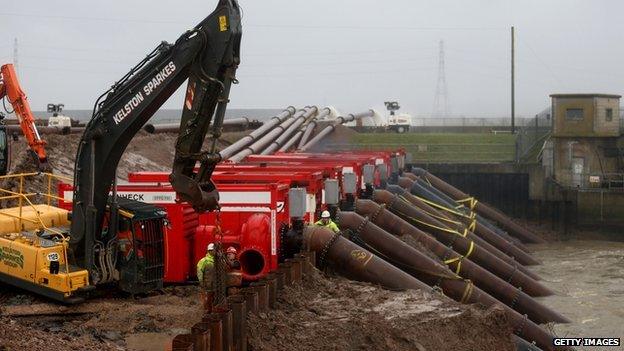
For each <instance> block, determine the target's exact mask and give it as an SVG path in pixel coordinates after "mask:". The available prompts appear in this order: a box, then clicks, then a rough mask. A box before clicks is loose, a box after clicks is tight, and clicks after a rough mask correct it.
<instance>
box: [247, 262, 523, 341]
mask: <svg viewBox="0 0 624 351" xmlns="http://www.w3.org/2000/svg"><path fill="white" fill-rule="evenodd" d="M248 324H249V335H248V337H249V341H250V346H251V349H252V350H257V351H271V350H284V351H286V350H301V351H304V350H305V351H308V350H309V351H313V350H314V351H316V350H398V351H403V350H404V351H408V350H410V351H411V350H419V351H424V350H428V351H437V350H482V351H485V350H500V351H506V350H515V346H514V344H513V342H512V339H511V336H510V335H511V334H512V330H511V327H510V326H509V324H508V322H507V320H506V317H505V315H504V313H503V312H502V310H488V311H486V310H483V309H480V308H477V307H468V306H466V305H460V304H458V303H455V302H453V301H450V300H449V299H446V298H444V297H439V296H438V297H437V296H432V295H430V294H429V293H425V292H422V291H416V290H408V291H388V290H384V289H380V288H378V287H376V286H373V285H370V284H366V283H357V282H352V281H348V280H346V279H343V278H337V277H331V278H328V277H324V276H321V275H320V274H319V273H317V272H314V274H312V275H311V276H309V277H306V279H305V280H304V282H303V283H302V284H301V285H298V286H294V287H292V288H288V289H287V290H285V291H284V292H283V294H282V296H281V297H280V299H279V300H278V304H277V309H276V310H273V311H270V312H269V313H261V314H259V315H251V316H250V317H249V320H248Z"/></svg>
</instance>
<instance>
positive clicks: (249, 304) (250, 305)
mask: <svg viewBox="0 0 624 351" xmlns="http://www.w3.org/2000/svg"><path fill="white" fill-rule="evenodd" d="M242 292H243V296H245V302H246V308H247V312H250V313H255V314H257V313H258V293H257V292H256V290H255V289H253V288H251V287H249V288H244V289H242Z"/></svg>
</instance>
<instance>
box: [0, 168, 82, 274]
mask: <svg viewBox="0 0 624 351" xmlns="http://www.w3.org/2000/svg"><path fill="white" fill-rule="evenodd" d="M37 178H44V179H45V180H44V185H45V187H46V189H47V191H46V192H24V190H25V183H26V182H28V181H31V180H32V181H34V180H37ZM6 181H14V182H16V183H17V184H18V187H17V190H9V189H5V188H2V187H0V194H2V195H0V201H3V200H15V199H17V208H18V214H17V215H14V214H11V213H8V212H2V211H0V215H3V216H8V217H11V218H16V219H17V220H18V225H17V228H18V229H19V231H21V230H22V228H24V227H23V224H24V222H29V223H32V224H34V225H35V226H38V227H39V228H40V229H43V230H45V231H46V232H49V233H53V234H55V235H58V236H60V237H61V239H62V241H63V242H64V243H65V242H66V241H67V240H68V238H67V237H66V236H65V234H63V232H61V231H59V230H56V229H54V228H48V226H46V224H45V222H44V221H43V219H42V218H41V216H40V215H39V211H38V210H37V208H36V207H35V203H34V202H33V201H35V202H37V200H43V203H45V204H46V205H48V206H51V205H52V201H53V200H57V201H59V200H63V199H62V198H61V197H59V196H57V195H55V194H54V193H53V182H61V181H62V182H67V183H72V182H73V180H72V179H71V178H68V177H63V176H59V175H55V174H51V173H19V174H9V175H4V176H0V182H2V183H5V182H6ZM37 204H39V203H37ZM24 207H29V208H31V209H32V210H33V213H34V214H35V217H36V219H32V218H26V217H24V216H23V213H24V212H23V209H24ZM61 246H62V247H63V253H64V255H65V257H66V258H67V246H66V245H65V244H63V245H61ZM65 269H66V272H68V273H69V263H68V262H67V259H66V260H65Z"/></svg>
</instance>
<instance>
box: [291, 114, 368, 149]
mask: <svg viewBox="0 0 624 351" xmlns="http://www.w3.org/2000/svg"><path fill="white" fill-rule="evenodd" d="M374 113H375V112H374V111H373V110H368V111H365V112H360V113H356V114H350V115H348V116H347V117H342V116H340V117H338V118H336V120H335V121H334V122H333V123H332V124H331V125H329V126H327V127H325V128H324V129H323V130H321V131H320V132H319V133H318V134H317V135H315V136H314V138H312V139H311V140H310V141H308V143H307V144H305V145H304V146H303V147H301V148H299V151H308V150H309V149H310V148H312V147H313V146H314V145H316V144H317V143H318V142H319V141H321V140H322V139H323V138H325V137H326V136H327V135H329V134H330V133H331V132H333V131H334V129H336V126H339V125H341V124H344V123H348V122H352V121H355V120H357V119H361V118H365V117H370V116H372V115H373V114H374Z"/></svg>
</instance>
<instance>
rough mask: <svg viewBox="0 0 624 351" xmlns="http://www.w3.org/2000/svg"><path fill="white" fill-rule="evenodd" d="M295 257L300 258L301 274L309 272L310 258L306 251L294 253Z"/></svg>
mask: <svg viewBox="0 0 624 351" xmlns="http://www.w3.org/2000/svg"><path fill="white" fill-rule="evenodd" d="M295 258H296V259H300V260H301V274H302V275H303V276H305V275H307V274H309V273H310V268H311V267H312V266H311V265H310V258H309V257H308V255H307V254H306V253H296V254H295Z"/></svg>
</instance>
